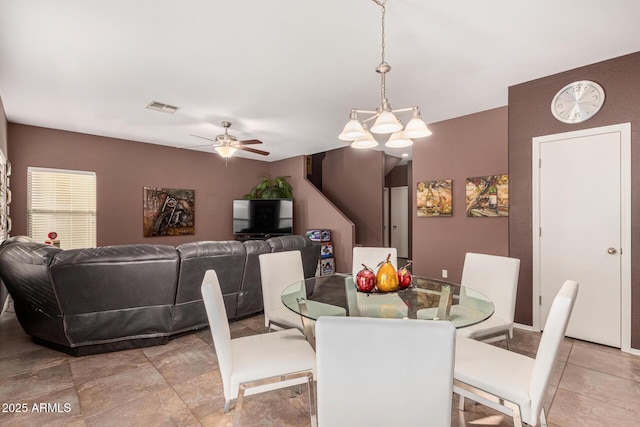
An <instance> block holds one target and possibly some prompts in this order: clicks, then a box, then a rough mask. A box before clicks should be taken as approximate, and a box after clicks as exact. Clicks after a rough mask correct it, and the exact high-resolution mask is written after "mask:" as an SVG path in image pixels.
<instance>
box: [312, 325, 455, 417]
mask: <svg viewBox="0 0 640 427" xmlns="http://www.w3.org/2000/svg"><path fill="white" fill-rule="evenodd" d="M454 348H455V328H454V327H453V326H452V325H451V323H449V322H437V321H429V320H415V319H412V320H410V319H381V318H367V317H320V318H319V319H318V321H317V322H316V355H317V370H316V379H317V390H318V394H317V397H318V407H317V410H318V425H319V426H320V427H337V426H349V427H360V426H363V427H365V426H366V427H371V426H425V425H429V426H431V427H441V426H450V425H451V405H452V401H451V393H452V385H453V360H454Z"/></svg>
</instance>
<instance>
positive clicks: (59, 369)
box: [0, 361, 74, 404]
mask: <svg viewBox="0 0 640 427" xmlns="http://www.w3.org/2000/svg"><path fill="white" fill-rule="evenodd" d="M0 378H1V380H0V401H1V402H20V403H22V402H27V403H29V404H32V403H33V402H40V398H41V397H42V396H48V395H50V394H52V393H55V392H59V391H61V390H66V389H69V388H72V387H74V384H73V381H72V379H71V370H70V369H69V364H68V363H67V362H66V361H65V362H64V363H60V364H56V365H54V366H51V367H48V368H43V369H38V370H36V371H32V372H26V373H21V374H18V375H10V376H9V375H2V376H0Z"/></svg>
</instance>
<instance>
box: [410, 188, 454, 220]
mask: <svg viewBox="0 0 640 427" xmlns="http://www.w3.org/2000/svg"><path fill="white" fill-rule="evenodd" d="M451 182H452V181H451V180H450V179H440V180H437V181H420V182H418V195H417V198H416V201H417V215H418V217H432V216H452V215H453V198H452V197H451Z"/></svg>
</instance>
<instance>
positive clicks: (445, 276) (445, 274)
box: [442, 270, 449, 279]
mask: <svg viewBox="0 0 640 427" xmlns="http://www.w3.org/2000/svg"><path fill="white" fill-rule="evenodd" d="M447 277H449V272H448V271H447V270H442V278H443V279H446V278H447Z"/></svg>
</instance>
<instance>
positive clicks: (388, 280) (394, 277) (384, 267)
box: [376, 254, 398, 292]
mask: <svg viewBox="0 0 640 427" xmlns="http://www.w3.org/2000/svg"><path fill="white" fill-rule="evenodd" d="M390 258H391V254H389V255H387V259H386V260H385V261H383V262H382V263H381V264H380V267H379V268H378V272H377V273H376V286H377V288H378V290H379V291H380V292H393V291H397V290H398V274H397V272H396V269H395V267H394V266H393V264H392V263H391V261H389V259H390Z"/></svg>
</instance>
